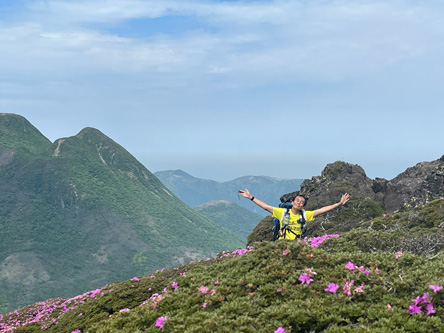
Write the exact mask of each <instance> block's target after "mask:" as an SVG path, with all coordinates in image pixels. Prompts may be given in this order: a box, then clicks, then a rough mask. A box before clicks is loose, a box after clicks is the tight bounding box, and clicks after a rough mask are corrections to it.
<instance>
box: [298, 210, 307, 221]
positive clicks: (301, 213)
mask: <svg viewBox="0 0 444 333" xmlns="http://www.w3.org/2000/svg"><path fill="white" fill-rule="evenodd" d="M299 218H300V220H301V222H302V223H305V222H307V213H306V212H305V209H301V210H300V211H299Z"/></svg>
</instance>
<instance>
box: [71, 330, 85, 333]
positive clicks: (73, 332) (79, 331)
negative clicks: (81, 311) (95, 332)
mask: <svg viewBox="0 0 444 333" xmlns="http://www.w3.org/2000/svg"><path fill="white" fill-rule="evenodd" d="M71 333H82V331H81V330H75V331H72V332H71Z"/></svg>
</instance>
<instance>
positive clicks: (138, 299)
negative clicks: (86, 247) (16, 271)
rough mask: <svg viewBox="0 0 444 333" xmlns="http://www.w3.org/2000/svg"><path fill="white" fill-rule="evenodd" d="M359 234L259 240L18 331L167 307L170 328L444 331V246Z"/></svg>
mask: <svg viewBox="0 0 444 333" xmlns="http://www.w3.org/2000/svg"><path fill="white" fill-rule="evenodd" d="M362 232H363V231H362ZM355 236H356V235H350V237H347V236H345V237H344V236H339V237H338V238H333V239H328V240H325V241H324V242H323V243H322V244H321V245H320V246H319V247H318V248H317V247H315V246H316V245H317V244H319V243H320V240H319V239H317V240H313V241H312V242H308V243H305V242H291V241H279V242H261V243H256V244H255V247H254V249H253V250H251V249H250V250H251V251H249V250H245V251H243V252H241V251H236V252H235V253H226V254H224V255H222V254H219V255H218V256H216V257H215V258H214V259H211V260H206V261H200V262H197V263H189V264H187V265H184V266H180V267H176V268H173V269H167V270H163V271H158V272H155V273H153V274H151V275H147V276H143V277H141V278H139V279H131V280H129V281H125V282H118V283H115V284H113V285H108V286H105V287H104V288H102V289H101V290H98V291H96V292H95V293H94V294H95V296H94V297H92V296H91V295H87V296H85V297H84V299H85V300H86V301H85V302H84V303H81V302H77V303H76V304H75V305H74V303H75V302H74V301H73V300H71V301H70V302H71V303H70V304H71V305H72V306H73V309H72V310H69V311H66V313H64V311H63V310H62V308H63V307H62V306H60V307H59V310H58V311H54V312H52V314H51V316H50V317H49V318H47V320H46V321H45V322H44V323H42V322H39V323H30V324H28V325H26V326H24V327H22V328H18V329H16V330H15V332H19V333H20V332H21V333H23V332H38V331H41V330H42V327H45V328H46V330H45V331H47V332H73V331H75V330H80V331H81V332H91V333H94V332H97V333H98V332H159V327H158V326H156V322H157V323H158V325H160V321H159V318H162V317H163V318H165V317H167V319H166V320H165V321H164V322H163V329H162V331H164V332H274V331H275V330H276V329H277V328H278V327H282V328H283V329H285V331H286V332H298V331H302V332H320V331H325V332H349V331H358V332H364V331H366V332H367V331H372V332H401V331H411V332H430V331H440V330H441V328H442V327H443V326H444V290H439V289H440V288H441V286H442V285H443V284H444V273H443V271H442V260H443V257H442V253H441V252H440V253H439V255H437V256H435V257H434V258H432V259H427V258H426V257H425V256H420V255H414V254H411V253H407V252H403V253H401V252H399V251H397V252H384V251H381V250H380V249H371V250H370V251H362V252H361V251H358V250H357V248H356V246H357V244H356V242H355V241H356V240H357V239H356V237H355ZM371 236H374V235H371ZM322 240H324V239H321V241H322ZM315 241H316V243H315ZM391 241H392V240H391ZM310 244H311V246H310ZM392 245H395V244H393V243H392ZM313 246H314V247H313ZM240 254H242V255H240ZM427 293H428V294H427ZM415 299H416V305H415V301H414V300H415ZM79 300H80V299H79ZM62 301H66V300H60V301H59V303H60V304H61V303H62ZM49 303H50V302H49ZM41 306H42V305H40V307H41ZM37 307H38V305H34V306H31V307H30V308H26V309H22V310H20V311H18V313H19V315H18V317H17V315H15V314H10V315H5V316H4V317H3V323H7V322H9V323H12V322H14V320H17V319H21V320H22V322H25V321H26V317H25V316H26V314H27V313H30V312H31V309H34V310H35V309H36V308H37ZM416 312H418V313H416ZM52 318H54V319H56V323H54V322H53V321H52ZM46 325H49V327H47V326H46ZM77 332H79V331H77Z"/></svg>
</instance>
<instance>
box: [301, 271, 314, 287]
mask: <svg viewBox="0 0 444 333" xmlns="http://www.w3.org/2000/svg"><path fill="white" fill-rule="evenodd" d="M298 280H299V281H301V282H302V284H304V283H306V284H310V282H311V281H313V279H311V278H310V275H309V274H307V273H303V274H301V276H299V279H298Z"/></svg>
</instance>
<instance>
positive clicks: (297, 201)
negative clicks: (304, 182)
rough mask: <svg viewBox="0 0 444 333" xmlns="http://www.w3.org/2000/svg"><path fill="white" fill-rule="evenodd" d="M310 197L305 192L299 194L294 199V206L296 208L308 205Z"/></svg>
mask: <svg viewBox="0 0 444 333" xmlns="http://www.w3.org/2000/svg"><path fill="white" fill-rule="evenodd" d="M307 201H308V198H307V197H306V196H305V195H303V194H298V195H297V196H296V197H295V198H294V199H293V201H292V204H293V206H296V207H295V208H300V209H301V208H303V207H305V206H306V205H307Z"/></svg>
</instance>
